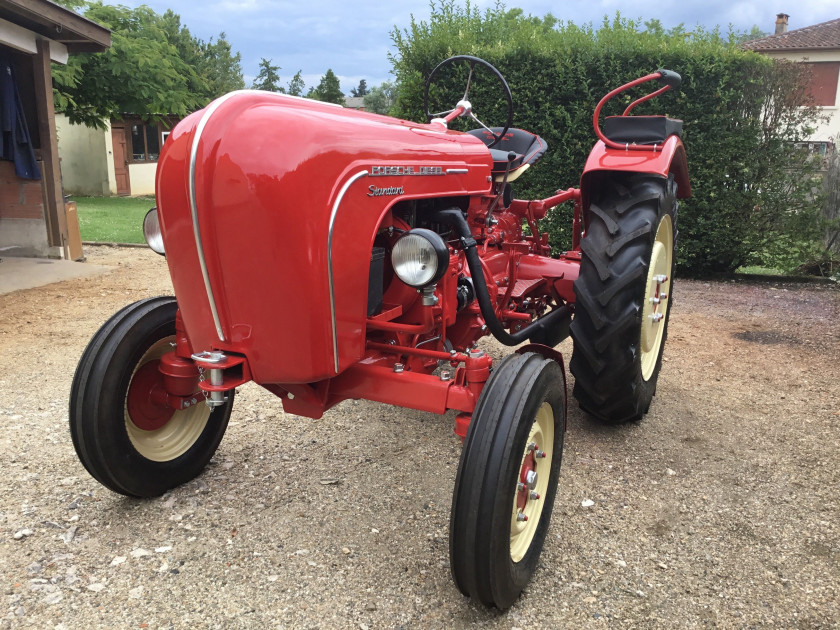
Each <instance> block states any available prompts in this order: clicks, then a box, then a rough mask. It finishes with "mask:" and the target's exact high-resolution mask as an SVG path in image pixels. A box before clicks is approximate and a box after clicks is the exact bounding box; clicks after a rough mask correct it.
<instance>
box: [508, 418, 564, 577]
mask: <svg viewBox="0 0 840 630" xmlns="http://www.w3.org/2000/svg"><path fill="white" fill-rule="evenodd" d="M553 457H554V410H553V409H552V408H551V405H550V404H549V403H547V402H544V403H543V404H542V405H541V406H540V408H539V409H538V410H537V414H536V416H535V417H534V423H533V424H532V425H531V431H530V433H529V434H528V441H527V442H526V446H525V452H524V453H523V454H522V460H521V463H520V466H519V474H518V475H517V479H516V484H517V485H516V488H515V489H514V493H513V513H512V515H511V521H510V557H511V559H512V560H513V561H514V562H519V561H520V560H522V558H524V557H525V554H527V553H528V549H529V548H530V547H531V542H533V540H534V535H535V534H536V533H537V527H538V526H539V523H540V516H542V511H543V506H544V505H545V494H546V492H547V491H548V480H549V477H550V476H551V462H552V460H553ZM530 471H533V472H534V473H536V480H535V482H534V484H533V487H529V484H528V482H527V473H528V472H530ZM523 486H524V487H523ZM523 504H524V506H523Z"/></svg>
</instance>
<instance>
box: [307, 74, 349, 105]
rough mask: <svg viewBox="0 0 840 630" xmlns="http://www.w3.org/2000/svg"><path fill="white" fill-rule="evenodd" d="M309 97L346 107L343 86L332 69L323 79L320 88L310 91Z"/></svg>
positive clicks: (319, 84)
mask: <svg viewBox="0 0 840 630" xmlns="http://www.w3.org/2000/svg"><path fill="white" fill-rule="evenodd" d="M307 96H308V97H309V98H314V99H316V100H319V101H324V102H325V103H337V104H339V105H344V93H343V92H342V91H341V84H340V83H339V82H338V77H337V76H335V73H334V72H333V71H332V69H328V70H327V72H326V74H324V76H322V77H321V82H320V83H318V87H316V88H313V89H312V90H310V91H309V93H308V94H307Z"/></svg>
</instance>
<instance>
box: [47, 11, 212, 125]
mask: <svg viewBox="0 0 840 630" xmlns="http://www.w3.org/2000/svg"><path fill="white" fill-rule="evenodd" d="M84 15H85V17H87V18H89V19H91V20H94V21H96V22H99V23H100V24H102V25H104V26H106V27H107V28H109V29H111V47H110V48H109V49H108V50H107V51H105V52H103V53H99V54H96V55H72V56H71V57H70V59H69V61H68V62H67V65H66V66H55V67H54V69H53V95H54V98H55V105H56V109H57V110H58V111H61V112H63V113H65V114H66V115H67V117H68V118H69V119H70V122H71V123H76V124H79V123H84V124H87V125H89V126H96V127H100V128H105V123H106V121H108V120H110V119H112V118H120V117H121V116H122V114H123V113H125V112H130V113H132V114H137V115H140V116H141V117H143V118H145V119H147V120H160V119H162V118H163V117H164V116H166V115H167V114H174V115H177V116H185V115H186V114H188V113H190V112H192V111H195V110H196V109H199V108H200V107H202V106H203V105H204V104H205V99H206V97H205V94H206V89H205V85H204V83H203V81H202V79H201V77H200V76H198V74H197V73H196V71H195V69H194V67H193V65H191V64H192V62H193V61H194V59H193V58H192V56H191V54H190V55H188V54H187V51H188V49H190V48H191V45H188V43H187V42H188V41H190V40H191V36H190V35H189V31H187V30H186V29H182V28H181V27H180V20H179V19H177V20H176V19H175V18H177V16H176V15H175V14H172V15H171V16H169V15H165V16H160V15H158V14H157V13H155V12H154V11H153V10H152V9H150V8H149V7H147V6H140V7H138V8H136V9H130V8H128V7H124V6H112V5H105V4H99V3H95V4H88V5H86V9H85V10H84ZM172 39H174V40H175V41H172ZM192 41H194V40H192ZM185 56H186V57H187V58H186V59H185V58H184V57H185Z"/></svg>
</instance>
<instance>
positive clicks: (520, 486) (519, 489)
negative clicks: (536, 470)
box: [516, 481, 525, 492]
mask: <svg viewBox="0 0 840 630" xmlns="http://www.w3.org/2000/svg"><path fill="white" fill-rule="evenodd" d="M524 489H525V484H524V483H522V482H521V481H517V482H516V491H517V492H522V491H523V490H524Z"/></svg>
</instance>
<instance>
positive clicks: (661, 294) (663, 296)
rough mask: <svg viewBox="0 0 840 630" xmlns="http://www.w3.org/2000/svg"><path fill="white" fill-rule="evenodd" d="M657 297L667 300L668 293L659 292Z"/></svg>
mask: <svg viewBox="0 0 840 630" xmlns="http://www.w3.org/2000/svg"><path fill="white" fill-rule="evenodd" d="M659 299H660V300H667V299H668V294H667V293H660V294H659Z"/></svg>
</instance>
